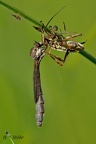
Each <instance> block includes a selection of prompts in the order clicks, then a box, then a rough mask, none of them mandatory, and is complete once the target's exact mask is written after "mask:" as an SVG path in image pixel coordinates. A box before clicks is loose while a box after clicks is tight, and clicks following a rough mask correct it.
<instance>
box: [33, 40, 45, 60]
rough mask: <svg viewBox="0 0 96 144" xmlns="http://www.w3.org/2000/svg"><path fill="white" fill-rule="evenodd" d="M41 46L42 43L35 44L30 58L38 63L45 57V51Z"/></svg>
mask: <svg viewBox="0 0 96 144" xmlns="http://www.w3.org/2000/svg"><path fill="white" fill-rule="evenodd" d="M41 46H42V44H41V43H38V42H35V43H34V47H33V48H31V50H30V56H31V57H32V58H33V60H36V61H38V62H40V61H41V59H42V58H43V57H44V56H45V49H44V48H43V47H41Z"/></svg>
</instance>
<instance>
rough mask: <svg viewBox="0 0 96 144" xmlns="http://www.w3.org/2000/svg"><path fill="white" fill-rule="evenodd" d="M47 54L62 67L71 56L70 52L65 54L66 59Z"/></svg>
mask: <svg viewBox="0 0 96 144" xmlns="http://www.w3.org/2000/svg"><path fill="white" fill-rule="evenodd" d="M46 54H47V55H49V56H50V57H51V58H52V59H53V60H54V61H55V62H56V63H57V64H59V65H60V66H63V65H64V62H65V60H66V58H67V56H68V54H69V52H68V51H67V52H66V53H65V57H64V59H61V58H60V57H57V56H55V55H53V54H50V53H49V52H46Z"/></svg>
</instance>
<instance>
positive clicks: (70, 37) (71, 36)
mask: <svg viewBox="0 0 96 144" xmlns="http://www.w3.org/2000/svg"><path fill="white" fill-rule="evenodd" d="M63 25H64V31H65V32H66V33H67V34H68V37H66V38H65V39H64V40H65V41H67V40H70V39H73V38H75V37H78V36H82V34H74V35H70V34H69V32H67V29H66V25H65V23H64V22H63Z"/></svg>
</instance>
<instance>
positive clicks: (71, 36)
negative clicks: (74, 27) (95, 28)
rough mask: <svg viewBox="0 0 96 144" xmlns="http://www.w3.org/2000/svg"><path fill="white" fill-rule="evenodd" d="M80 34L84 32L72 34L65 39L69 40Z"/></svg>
mask: <svg viewBox="0 0 96 144" xmlns="http://www.w3.org/2000/svg"><path fill="white" fill-rule="evenodd" d="M78 36H82V34H74V35H70V36H68V37H66V38H65V39H64V40H65V41H67V40H70V39H73V38H75V37H78Z"/></svg>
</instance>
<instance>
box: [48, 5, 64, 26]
mask: <svg viewBox="0 0 96 144" xmlns="http://www.w3.org/2000/svg"><path fill="white" fill-rule="evenodd" d="M64 7H66V6H63V7H62V8H61V9H60V10H59V11H58V12H57V13H56V14H54V15H53V16H52V17H51V18H50V20H49V21H48V23H47V24H46V27H47V26H48V24H49V23H50V22H51V20H52V19H53V18H54V17H55V16H56V15H57V14H58V13H59V12H60V11H61V10H62V9H63V8H64Z"/></svg>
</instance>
